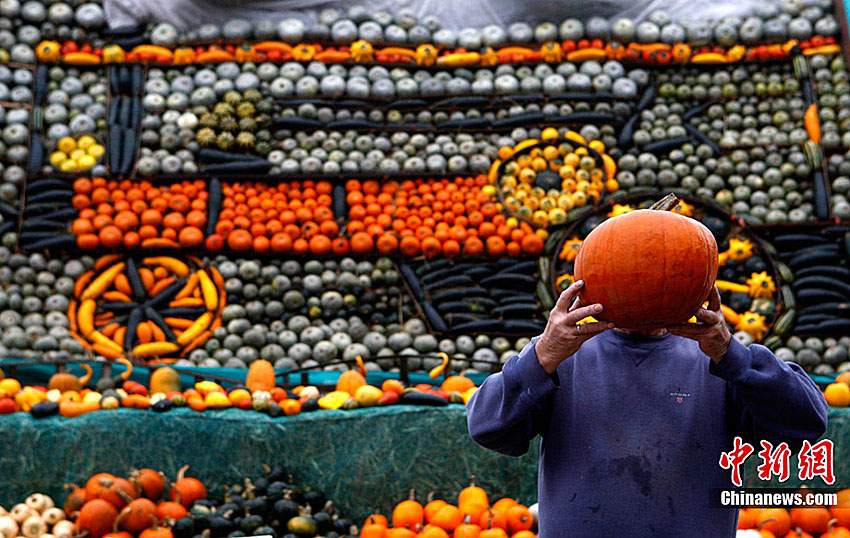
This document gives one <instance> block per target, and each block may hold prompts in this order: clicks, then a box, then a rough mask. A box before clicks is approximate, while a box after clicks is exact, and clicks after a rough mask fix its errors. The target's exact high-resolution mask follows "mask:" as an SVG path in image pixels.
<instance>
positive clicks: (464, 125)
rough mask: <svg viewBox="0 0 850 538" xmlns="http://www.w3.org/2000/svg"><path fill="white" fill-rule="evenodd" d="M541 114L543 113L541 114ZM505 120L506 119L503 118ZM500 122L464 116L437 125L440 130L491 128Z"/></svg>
mask: <svg viewBox="0 0 850 538" xmlns="http://www.w3.org/2000/svg"><path fill="white" fill-rule="evenodd" d="M540 115H541V116H542V115H543V114H540ZM502 121H505V120H502ZM497 123H499V122H497V121H494V122H492V125H491V122H490V120H488V119H487V118H483V117H482V118H464V119H457V120H447V121H444V122H441V123H438V124H437V125H435V127H436V128H437V129H440V130H449V129H451V130H464V129H490V127H493V128H496V127H498V126H497V125H496V124H497Z"/></svg>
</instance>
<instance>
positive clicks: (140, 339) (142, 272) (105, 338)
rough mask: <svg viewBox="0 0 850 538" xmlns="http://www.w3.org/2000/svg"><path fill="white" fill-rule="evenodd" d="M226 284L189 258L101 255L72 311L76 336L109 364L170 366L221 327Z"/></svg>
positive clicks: (82, 281)
mask: <svg viewBox="0 0 850 538" xmlns="http://www.w3.org/2000/svg"><path fill="white" fill-rule="evenodd" d="M225 304H226V294H225V291H224V279H223V278H222V277H221V274H220V273H219V272H218V270H217V269H216V268H215V267H213V266H205V265H204V264H203V263H202V262H201V260H199V259H197V258H195V257H193V256H190V257H188V258H187V261H186V262H184V261H181V260H178V259H177V258H173V257H171V256H149V257H141V258H135V257H125V256H123V255H121V254H108V255H105V256H101V257H100V258H99V259H98V260H97V262H95V266H94V269H93V270H91V271H88V272H86V273H84V274H83V275H81V276H80V277H79V278H78V279H77V282H76V285H75V287H74V300H73V301H71V303H70V305H69V307H68V318H69V320H70V322H71V331H72V334H73V335H74V337H75V338H77V339H78V340H79V341H80V342H81V343H82V344H83V346H85V347H86V348H87V349H89V350H91V351H92V352H94V353H96V354H98V355H101V356H103V357H105V358H107V359H113V360H114V359H119V358H122V357H126V358H128V359H130V360H131V361H135V362H140V363H144V362H149V361H154V360H156V361H161V362H168V361H170V360H176V358H178V357H185V356H186V355H187V354H188V353H189V352H190V351H192V350H193V349H195V348H197V347H198V346H201V345H203V344H204V343H205V342H206V341H207V339H209V337H210V336H211V335H212V331H214V330H215V329H216V327H217V326H219V325H220V324H221V312H222V310H223V309H224V306H225Z"/></svg>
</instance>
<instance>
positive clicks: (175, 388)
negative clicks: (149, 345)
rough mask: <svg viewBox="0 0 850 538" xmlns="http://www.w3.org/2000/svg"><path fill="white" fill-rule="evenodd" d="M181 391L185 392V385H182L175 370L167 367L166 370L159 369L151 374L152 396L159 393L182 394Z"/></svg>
mask: <svg viewBox="0 0 850 538" xmlns="http://www.w3.org/2000/svg"><path fill="white" fill-rule="evenodd" d="M181 390H183V385H182V384H181V383H180V374H178V373H177V370H175V369H174V368H169V367H168V366H166V367H164V368H157V369H155V370H154V371H152V372H151V378H150V391H151V394H156V393H158V392H161V393H162V394H168V393H169V392H180V391H181Z"/></svg>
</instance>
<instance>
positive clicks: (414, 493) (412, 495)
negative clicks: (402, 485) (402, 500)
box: [408, 489, 416, 501]
mask: <svg viewBox="0 0 850 538" xmlns="http://www.w3.org/2000/svg"><path fill="white" fill-rule="evenodd" d="M408 498H409V499H410V500H411V501H415V500H416V490H414V489H411V490H410V497H408Z"/></svg>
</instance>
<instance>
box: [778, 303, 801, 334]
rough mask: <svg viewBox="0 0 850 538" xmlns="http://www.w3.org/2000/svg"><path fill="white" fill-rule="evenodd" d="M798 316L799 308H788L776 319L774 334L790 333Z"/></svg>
mask: <svg viewBox="0 0 850 538" xmlns="http://www.w3.org/2000/svg"><path fill="white" fill-rule="evenodd" d="M796 317H797V310H795V309H793V308H792V309H790V310H786V311H785V312H784V313H783V314H782V315H781V316H779V319H777V320H776V323H774V324H773V334H775V335H777V336H785V335H786V334H788V331H790V330H791V329H793V328H794V320H795V319H796Z"/></svg>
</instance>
